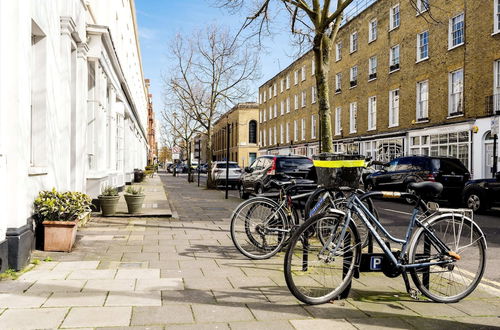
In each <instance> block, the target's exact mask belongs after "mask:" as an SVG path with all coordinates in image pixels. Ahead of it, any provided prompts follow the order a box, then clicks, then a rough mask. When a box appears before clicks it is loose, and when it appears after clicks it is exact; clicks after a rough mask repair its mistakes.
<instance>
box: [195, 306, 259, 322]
mask: <svg viewBox="0 0 500 330" xmlns="http://www.w3.org/2000/svg"><path fill="white" fill-rule="evenodd" d="M192 308H193V313H194V318H195V320H196V322H201V323H204V322H231V321H253V320H255V318H254V317H253V315H252V313H251V312H250V310H249V309H248V308H247V307H246V306H244V305H242V306H241V307H236V306H228V305H199V304H193V305H192Z"/></svg>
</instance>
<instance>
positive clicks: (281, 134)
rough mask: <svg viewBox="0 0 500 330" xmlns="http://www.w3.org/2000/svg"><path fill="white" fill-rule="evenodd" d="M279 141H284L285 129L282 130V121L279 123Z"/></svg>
mask: <svg viewBox="0 0 500 330" xmlns="http://www.w3.org/2000/svg"><path fill="white" fill-rule="evenodd" d="M280 143H281V144H283V143H285V131H284V130H283V123H281V124H280Z"/></svg>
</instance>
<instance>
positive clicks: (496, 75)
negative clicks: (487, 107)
mask: <svg viewBox="0 0 500 330" xmlns="http://www.w3.org/2000/svg"><path fill="white" fill-rule="evenodd" d="M493 111H494V112H493V113H495V114H496V113H498V112H499V111H500V59H498V60H496V61H494V62H493Z"/></svg>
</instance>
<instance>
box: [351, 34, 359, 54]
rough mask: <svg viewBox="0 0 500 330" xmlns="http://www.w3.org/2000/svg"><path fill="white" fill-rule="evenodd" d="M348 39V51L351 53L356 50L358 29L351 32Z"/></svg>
mask: <svg viewBox="0 0 500 330" xmlns="http://www.w3.org/2000/svg"><path fill="white" fill-rule="evenodd" d="M349 40H350V42H349V53H350V54H352V53H354V52H356V51H358V31H354V32H353V33H351V37H350V38H349Z"/></svg>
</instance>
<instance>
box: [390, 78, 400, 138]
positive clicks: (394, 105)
mask: <svg viewBox="0 0 500 330" xmlns="http://www.w3.org/2000/svg"><path fill="white" fill-rule="evenodd" d="M394 94H397V95H394ZM395 99H396V101H395ZM399 100H400V96H399V88H396V89H392V90H390V91H389V128H391V127H397V126H399V108H400V107H399Z"/></svg>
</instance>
